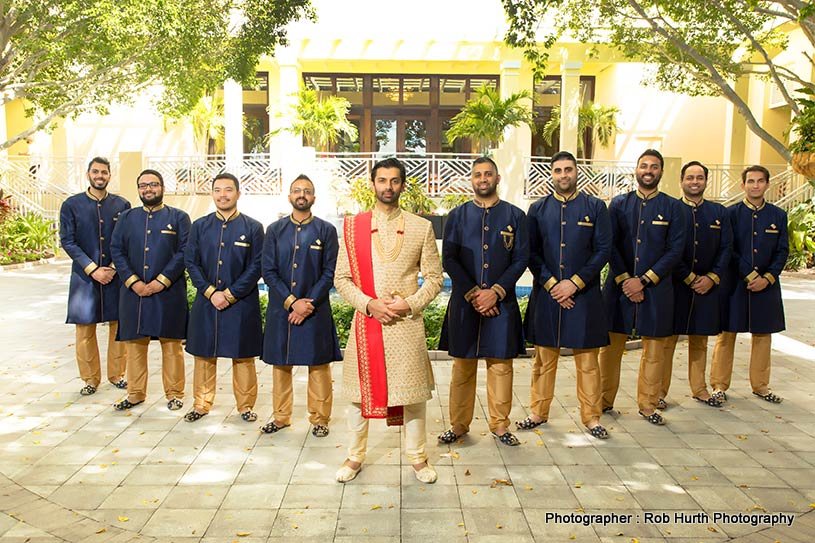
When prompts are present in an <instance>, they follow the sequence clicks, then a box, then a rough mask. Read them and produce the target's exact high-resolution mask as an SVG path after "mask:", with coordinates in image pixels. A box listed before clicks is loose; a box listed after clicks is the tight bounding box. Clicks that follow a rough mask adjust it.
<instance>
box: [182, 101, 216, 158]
mask: <svg viewBox="0 0 815 543" xmlns="http://www.w3.org/2000/svg"><path fill="white" fill-rule="evenodd" d="M188 118H189V121H190V124H191V125H192V138H193V140H194V141H195V146H196V147H197V148H198V152H199V153H201V154H202V155H217V154H220V153H222V152H223V150H224V145H225V135H224V124H225V119H224V100H223V98H222V97H220V96H217V95H215V94H205V95H203V96H202V97H201V98H200V99H199V100H198V102H197V103H196V104H195V107H194V108H192V111H190V113H189V115H188Z"/></svg>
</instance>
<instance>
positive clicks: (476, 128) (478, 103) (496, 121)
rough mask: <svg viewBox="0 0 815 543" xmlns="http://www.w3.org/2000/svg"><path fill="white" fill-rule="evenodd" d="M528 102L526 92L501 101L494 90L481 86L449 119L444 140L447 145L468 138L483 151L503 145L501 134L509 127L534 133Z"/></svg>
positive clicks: (527, 92)
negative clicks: (518, 127)
mask: <svg viewBox="0 0 815 543" xmlns="http://www.w3.org/2000/svg"><path fill="white" fill-rule="evenodd" d="M531 98H532V95H531V94H530V93H529V91H526V90H524V91H521V92H516V93H513V94H512V95H510V96H508V97H507V98H506V99H502V98H501V95H500V93H499V92H498V89H495V88H493V87H490V86H487V85H484V86H482V87H480V88H479V89H478V91H477V92H476V95H475V97H473V98H471V99H470V100H468V101H467V103H466V104H464V107H463V108H462V109H461V111H460V112H459V113H458V114H457V115H456V116H455V117H453V118H452V119H451V122H450V129H449V130H448V131H447V138H448V139H449V141H450V143H452V142H454V141H455V140H457V139H458V138H472V140H473V142H474V143H477V144H478V146H479V147H480V149H481V150H482V151H486V150H488V149H489V148H490V147H491V146H492V147H494V146H496V145H499V144H500V143H501V142H502V141H504V130H505V129H506V128H508V127H510V126H519V125H521V124H527V125H529V126H530V127H532V129H533V130H534V116H533V114H532V108H531V107H530V106H529V102H530V101H531Z"/></svg>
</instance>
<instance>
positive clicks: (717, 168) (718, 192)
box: [705, 164, 789, 202]
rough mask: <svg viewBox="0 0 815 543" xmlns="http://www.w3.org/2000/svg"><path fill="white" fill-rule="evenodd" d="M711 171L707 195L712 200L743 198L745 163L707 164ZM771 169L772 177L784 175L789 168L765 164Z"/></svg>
mask: <svg viewBox="0 0 815 543" xmlns="http://www.w3.org/2000/svg"><path fill="white" fill-rule="evenodd" d="M705 166H707V167H708V169H709V170H710V172H709V173H708V179H707V190H705V196H706V197H707V198H708V199H710V200H718V201H720V202H724V201H730V200H731V199H733V198H735V201H738V200H739V199H740V198H741V195H742V190H741V172H743V171H744V169H745V168H746V167H747V165H745V164H705ZM765 167H766V168H767V169H768V170H769V171H770V179H771V180H772V179H774V178H776V177H777V176H782V175H783V174H785V173H786V172H787V171H788V170H789V166H788V165H786V164H769V165H766V166H765Z"/></svg>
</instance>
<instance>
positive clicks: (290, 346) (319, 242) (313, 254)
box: [262, 216, 342, 366]
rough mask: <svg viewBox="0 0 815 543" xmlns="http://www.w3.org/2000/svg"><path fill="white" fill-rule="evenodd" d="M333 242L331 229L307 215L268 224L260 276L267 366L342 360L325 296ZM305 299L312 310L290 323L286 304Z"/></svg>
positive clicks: (330, 280)
mask: <svg viewBox="0 0 815 543" xmlns="http://www.w3.org/2000/svg"><path fill="white" fill-rule="evenodd" d="M338 252H339V243H338V241H337V229H336V228H334V225H332V224H331V223H329V222H326V221H324V220H322V219H319V218H317V217H313V216H312V217H310V218H308V219H306V220H305V221H303V222H296V221H295V220H294V219H293V218H292V217H291V216H288V217H283V218H282V219H280V220H278V221H276V222H274V223H272V224H270V225H269V228H268V229H267V230H266V240H265V242H264V245H263V266H262V270H263V280H264V282H265V283H266V285H267V286H268V287H269V305H268V307H267V309H266V330H265V332H264V339H263V361H264V362H266V363H267V364H273V365H291V366H317V365H321V364H327V363H329V362H333V361H335V360H342V356H341V353H340V345H339V340H338V339H337V329H336V327H335V326H334V319H333V316H332V314H331V303H330V301H329V298H328V294H329V291H330V290H331V287H332V286H334V269H335V268H336V267H337V254H338ZM299 298H311V299H313V300H314V301H313V302H312V304H313V305H314V312H313V313H312V314H311V315H309V317H308V318H306V320H305V321H303V323H302V324H300V325H298V326H295V325H293V324H290V323H289V322H288V315H289V312H290V310H291V305H292V304H293V303H294V302H295V301H296V300H298V299H299Z"/></svg>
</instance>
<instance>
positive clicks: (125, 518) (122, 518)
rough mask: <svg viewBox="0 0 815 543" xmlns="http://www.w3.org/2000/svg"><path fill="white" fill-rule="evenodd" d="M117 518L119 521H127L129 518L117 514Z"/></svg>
mask: <svg viewBox="0 0 815 543" xmlns="http://www.w3.org/2000/svg"><path fill="white" fill-rule="evenodd" d="M117 518H118V519H119V522H127V521H128V520H130V517H125V516H123V515H119V516H118V517H117Z"/></svg>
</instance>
